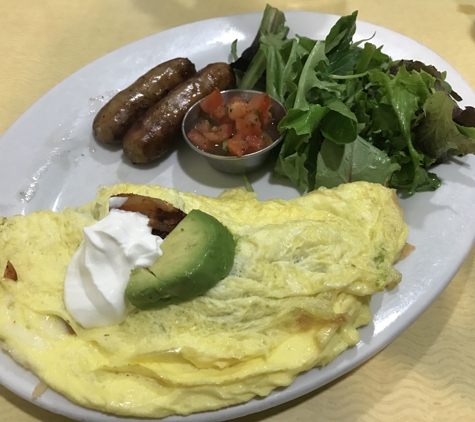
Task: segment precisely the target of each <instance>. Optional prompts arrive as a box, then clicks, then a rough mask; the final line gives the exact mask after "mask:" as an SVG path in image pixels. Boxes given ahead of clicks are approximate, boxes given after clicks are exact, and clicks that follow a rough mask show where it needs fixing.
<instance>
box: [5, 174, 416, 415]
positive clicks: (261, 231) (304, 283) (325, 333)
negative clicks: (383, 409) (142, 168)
mask: <svg viewBox="0 0 475 422" xmlns="http://www.w3.org/2000/svg"><path fill="white" fill-rule="evenodd" d="M121 193H136V194H140V195H146V196H150V197H154V198H160V199H162V200H164V201H167V202H169V203H170V204H173V205H174V206H175V207H177V208H179V209H180V210H182V211H184V212H185V213H189V212H190V211H191V210H193V209H198V210H201V211H203V212H205V213H207V214H209V215H211V216H213V217H215V218H216V219H217V220H219V221H220V222H221V223H222V224H223V225H224V226H226V227H227V228H228V229H229V231H230V232H231V233H232V235H233V236H234V238H235V239H236V251H235V257H234V264H233V266H232V269H231V271H230V273H229V275H228V276H226V277H225V278H224V279H223V280H221V281H220V282H219V283H218V284H217V285H216V286H215V287H213V288H212V289H210V290H209V291H208V292H207V293H205V294H203V295H201V296H198V297H196V298H195V299H193V300H189V301H186V302H183V303H179V304H173V305H170V306H167V307H165V308H162V309H155V310H138V309H134V310H132V311H131V312H130V313H129V314H128V316H127V317H126V319H125V320H124V321H123V322H122V323H120V324H114V325H109V326H104V327H96V328H88V329H86V328H84V327H82V326H81V325H80V324H79V323H77V322H76V321H75V320H74V319H73V318H72V316H71V315H70V314H69V313H68V311H67V308H66V307H65V304H64V298H63V293H64V281H65V274H66V272H67V269H68V265H69V262H70V260H71V258H72V256H73V255H74V253H75V252H76V250H77V249H78V247H79V245H80V244H81V242H82V240H83V228H84V227H86V226H91V225H93V224H94V223H96V222H97V221H99V220H101V219H103V218H104V217H105V216H106V215H107V214H108V212H109V198H110V197H111V196H114V195H117V194H121ZM407 234H408V228H407V225H406V224H405V223H404V220H403V212H402V209H401V207H400V205H399V204H398V201H397V197H396V194H395V191H394V190H391V189H388V188H386V187H383V186H381V185H379V184H371V183H366V182H355V183H350V184H344V185H340V186H339V187H337V188H334V189H325V188H321V189H319V190H316V191H313V192H310V193H309V194H307V195H305V196H302V197H296V198H294V199H291V200H288V201H285V200H281V199H275V200H268V201H259V200H258V199H257V198H256V195H255V194H254V193H250V192H247V191H245V190H244V189H232V190H228V191H224V192H223V193H222V194H221V195H220V196H218V197H217V198H211V197H205V196H199V195H194V194H192V193H184V192H179V191H178V190H175V189H170V188H163V187H160V186H147V185H132V184H119V185H114V186H111V187H104V188H101V189H100V190H99V191H98V193H97V196H96V198H95V200H94V201H92V202H90V203H88V204H86V205H83V206H81V207H79V208H76V209H69V208H67V209H64V210H63V211H62V212H53V211H48V210H44V211H37V212H33V213H31V214H29V215H26V216H21V215H18V216H13V217H8V218H2V219H1V220H0V268H7V264H8V265H9V266H10V267H13V268H14V271H15V272H16V277H11V276H8V275H7V273H8V271H6V274H5V275H6V276H4V277H3V278H2V279H1V282H0V306H1V310H0V345H1V347H2V348H3V349H4V350H6V351H7V352H8V353H9V354H10V355H11V356H12V357H13V358H14V359H15V360H16V361H17V362H19V363H20V364H21V365H23V366H24V367H26V368H28V369H30V370H32V371H33V372H34V373H35V374H37V376H38V377H39V378H40V379H41V380H42V381H43V382H44V383H45V384H46V385H47V386H49V387H50V388H53V389H54V390H56V391H58V392H60V393H62V394H64V395H65V396H66V397H68V398H69V399H70V400H72V401H73V402H75V403H78V404H80V405H82V406H85V407H87V408H92V409H96V410H99V411H103V412H109V413H112V414H116V415H123V416H133V417H153V418H162V417H166V416H169V415H189V414H191V413H194V412H202V411H210V410H216V409H220V408H223V407H226V406H230V405H234V404H238V403H243V402H246V401H249V400H251V399H252V398H253V397H256V396H260V397H263V396H266V395H268V394H269V393H271V392H272V390H274V389H275V388H277V387H284V386H288V385H289V384H291V383H292V381H293V380H294V379H295V378H296V376H297V375H298V374H299V373H301V372H302V371H306V370H309V369H311V368H313V367H315V366H323V365H326V364H327V363H329V362H330V361H332V360H333V359H334V358H335V357H336V356H338V355H339V354H340V353H342V352H343V351H345V349H347V348H348V347H351V346H353V345H355V344H356V343H358V342H359V334H358V331H357V328H358V327H361V326H364V325H366V324H368V323H369V322H370V321H371V318H372V317H371V314H370V308H369V303H370V299H371V296H372V295H373V294H374V293H376V292H379V291H382V290H384V289H385V288H387V287H393V286H395V285H396V284H397V283H399V281H400V280H401V274H400V273H399V272H398V271H397V270H396V269H395V268H394V266H393V265H394V263H395V262H396V261H397V260H398V258H399V257H400V256H401V253H402V251H403V249H404V247H405V245H406V238H407ZM15 278H16V280H15Z"/></svg>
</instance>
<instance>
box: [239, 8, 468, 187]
mask: <svg viewBox="0 0 475 422" xmlns="http://www.w3.org/2000/svg"><path fill="white" fill-rule="evenodd" d="M356 18H357V12H354V13H352V14H351V15H349V16H343V17H341V18H340V19H339V20H338V21H337V22H336V24H335V25H334V26H333V27H332V29H331V30H330V32H329V34H328V35H327V36H326V38H325V40H320V41H319V40H313V39H310V38H307V37H304V36H298V35H297V36H296V37H295V38H287V35H288V32H289V28H288V27H286V26H285V16H284V14H283V13H282V12H281V11H279V10H278V9H275V8H273V7H271V6H269V5H268V6H267V7H266V9H265V11H264V15H263V18H262V22H261V25H260V28H259V31H258V34H257V36H256V39H255V40H254V42H253V44H252V45H251V46H250V47H249V48H247V49H246V50H245V51H244V52H243V54H242V55H241V57H239V58H238V56H237V54H236V50H237V46H236V42H235V43H234V44H233V46H232V54H233V56H234V59H235V62H234V63H232V64H231V66H232V67H233V68H234V70H235V72H236V75H237V76H238V81H239V83H238V87H239V88H243V89H259V90H263V91H266V92H267V93H268V94H269V95H271V96H273V97H275V98H277V99H279V100H280V101H281V102H283V103H284V104H285V106H286V108H287V111H288V114H287V116H286V117H285V118H284V119H283V120H282V121H281V122H280V124H279V126H278V128H279V130H280V131H281V132H282V131H285V138H284V142H283V143H282V146H281V149H280V152H279V156H278V158H277V161H276V165H275V169H274V171H275V173H276V174H277V175H280V176H283V177H287V178H289V179H290V180H291V181H292V182H293V183H294V184H295V185H296V186H297V187H298V188H299V190H300V191H302V192H305V191H307V190H313V189H316V188H318V187H320V186H326V187H334V186H337V185H339V184H340V183H346V182H351V181H357V180H366V181H369V182H377V183H382V184H384V185H386V186H389V187H392V188H396V189H402V190H405V191H406V192H408V193H409V194H413V193H415V192H421V191H431V190H435V189H437V188H438V187H439V186H440V184H441V181H440V179H439V178H438V177H437V175H435V174H434V173H432V172H430V171H429V169H430V168H431V166H433V165H434V164H436V163H439V162H441V161H443V160H444V159H446V158H447V157H449V156H450V155H460V154H462V155H464V154H469V153H475V109H474V108H473V107H467V108H466V109H463V110H462V109H461V108H459V107H458V106H457V101H460V100H461V98H460V97H459V96H458V94H457V93H455V92H454V91H453V90H452V88H451V87H450V85H449V84H448V83H447V82H446V81H445V76H446V75H445V73H441V72H439V71H438V70H437V69H435V68H434V67H433V66H430V65H426V64H424V63H421V62H418V61H412V60H397V61H395V60H393V59H392V58H391V57H389V56H388V55H386V54H385V53H384V52H383V51H382V47H376V46H375V45H373V44H372V43H371V42H369V41H370V40H362V41H358V42H354V41H353V35H354V34H355V31H356Z"/></svg>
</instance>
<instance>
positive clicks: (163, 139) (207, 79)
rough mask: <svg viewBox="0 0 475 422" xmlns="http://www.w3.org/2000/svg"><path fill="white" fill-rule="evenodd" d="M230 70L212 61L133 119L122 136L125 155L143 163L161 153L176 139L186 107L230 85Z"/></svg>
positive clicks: (232, 78) (234, 82)
mask: <svg viewBox="0 0 475 422" xmlns="http://www.w3.org/2000/svg"><path fill="white" fill-rule="evenodd" d="M235 84H236V80H235V76H234V72H233V70H232V69H231V67H230V66H229V65H228V64H227V63H212V64H209V65H208V66H206V67H205V68H203V69H201V70H200V71H199V72H198V73H197V74H196V76H194V77H192V78H190V79H188V80H187V81H185V82H183V83H182V84H180V85H178V86H177V87H176V88H175V89H174V90H172V91H171V92H170V93H169V94H168V95H167V96H166V97H165V98H163V99H162V100H160V101H159V102H158V103H157V104H156V105H155V106H153V107H152V108H151V109H150V110H148V111H147V113H145V115H144V116H143V117H141V118H139V119H138V120H137V122H135V123H134V125H133V126H132V127H131V128H130V129H129V131H128V132H127V133H126V134H125V136H124V142H123V148H124V154H125V156H126V157H127V158H128V159H129V160H130V161H131V162H132V163H134V164H144V163H148V162H150V161H153V160H155V159H156V158H158V157H160V156H162V155H163V154H165V153H166V152H167V151H168V150H170V148H172V146H173V145H174V144H175V142H176V141H177V140H178V139H179V132H180V127H181V122H182V120H183V117H184V116H185V114H186V112H187V111H188V109H189V108H190V107H191V106H192V105H193V104H195V103H197V102H198V101H199V100H201V99H202V98H204V97H206V96H207V95H208V94H210V93H211V92H213V90H214V89H215V88H218V89H219V90H225V89H231V88H234V87H235Z"/></svg>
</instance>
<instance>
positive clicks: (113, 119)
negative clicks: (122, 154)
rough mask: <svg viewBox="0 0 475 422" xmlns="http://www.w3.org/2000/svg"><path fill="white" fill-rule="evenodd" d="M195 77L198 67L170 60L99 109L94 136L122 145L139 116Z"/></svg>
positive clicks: (182, 61) (185, 62)
mask: <svg viewBox="0 0 475 422" xmlns="http://www.w3.org/2000/svg"><path fill="white" fill-rule="evenodd" d="M195 74H196V69H195V65H194V64H193V63H192V62H190V61H189V60H188V59H185V58H176V59H172V60H168V61H166V62H164V63H161V64H159V65H158V66H156V67H154V68H153V69H151V70H149V71H148V72H147V73H146V74H144V75H142V76H141V77H140V78H138V79H137V80H136V81H135V82H134V83H133V84H132V85H130V86H129V87H127V88H126V89H124V90H123V91H120V92H119V93H118V94H116V95H115V96H114V97H113V98H112V99H111V100H110V101H109V102H108V103H107V104H106V105H104V107H102V108H101V109H100V110H99V112H98V113H97V115H96V117H95V119H94V122H93V125H92V130H93V132H94V136H95V137H96V139H97V140H98V141H100V142H104V143H106V144H113V143H120V142H122V138H123V137H124V135H125V133H126V132H127V130H129V128H130V127H131V126H132V125H133V124H134V122H135V121H136V120H137V119H138V118H139V117H141V116H143V115H144V114H145V112H146V111H147V110H148V109H149V108H150V107H151V106H153V105H154V104H156V103H157V102H158V101H160V100H161V99H162V98H163V97H165V95H167V94H168V93H169V92H170V91H171V90H172V89H173V88H175V87H176V86H177V85H179V84H180V83H182V82H183V81H185V80H186V79H188V78H190V77H192V76H194V75H195Z"/></svg>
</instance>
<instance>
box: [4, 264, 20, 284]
mask: <svg viewBox="0 0 475 422" xmlns="http://www.w3.org/2000/svg"><path fill="white" fill-rule="evenodd" d="M3 277H4V278H9V279H10V280H13V281H18V275H17V273H16V270H15V267H14V266H13V264H12V263H11V262H10V261H7V266H6V267H5V272H4V273H3Z"/></svg>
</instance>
